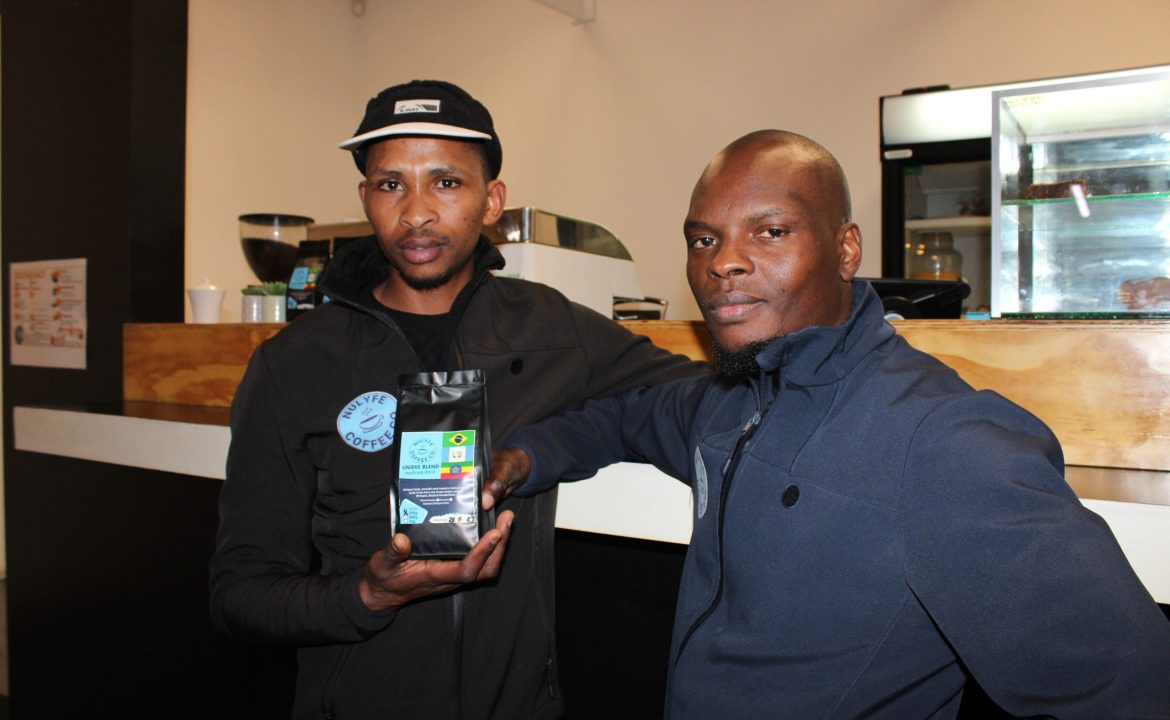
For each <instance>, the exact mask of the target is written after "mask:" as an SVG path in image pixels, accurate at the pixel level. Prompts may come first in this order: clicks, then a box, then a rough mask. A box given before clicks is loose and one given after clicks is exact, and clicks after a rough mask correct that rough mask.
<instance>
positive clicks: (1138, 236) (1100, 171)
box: [992, 72, 1170, 318]
mask: <svg viewBox="0 0 1170 720" xmlns="http://www.w3.org/2000/svg"><path fill="white" fill-rule="evenodd" d="M993 105H994V107H995V116H994V118H993V119H994V124H995V127H994V133H995V134H994V136H993V139H992V140H993V151H992V163H993V165H994V168H993V172H992V175H993V179H994V182H995V192H994V194H993V208H992V218H993V228H992V235H993V236H994V238H995V240H994V248H993V249H994V253H993V256H992V265H993V267H992V274H993V277H994V283H993V285H994V286H993V290H992V312H993V314H994V315H997V316H999V315H1006V316H1017V317H1036V318H1044V317H1164V316H1167V315H1170V73H1167V72H1162V73H1149V72H1142V73H1140V74H1137V75H1135V76H1133V77H1129V78H1113V79H1110V80H1108V81H1094V82H1086V83H1073V84H1064V85H1060V86H1034V87H1029V88H1020V89H1015V90H1006V91H1002V92H996V93H995V94H994V95H993Z"/></svg>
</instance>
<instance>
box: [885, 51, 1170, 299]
mask: <svg viewBox="0 0 1170 720" xmlns="http://www.w3.org/2000/svg"><path fill="white" fill-rule="evenodd" d="M1168 70H1170V66H1166V67H1161V68H1141V69H1137V70H1123V71H1110V72H1102V73H1094V74H1089V75H1081V76H1069V77H1060V78H1052V79H1049V80H1031V81H1021V82H1013V83H1004V84H998V85H983V86H976V87H967V88H955V89H952V88H949V87H947V86H938V87H928V88H921V89H912V90H907V91H904V92H903V93H901V94H899V95H889V96H885V97H882V98H880V123H881V161H882V245H881V247H882V276H883V277H884V278H925V279H932V280H947V279H953V278H955V277H956V276H957V277H959V278H961V279H962V280H964V281H965V282H966V283H967V284H968V285H969V286H970V293H969V294H968V296H967V298H966V300H965V301H964V307H963V314H964V316H966V317H988V316H990V315H996V314H998V313H999V312H1000V311H1002V310H1003V309H1004V305H1003V303H1002V302H999V303H996V302H994V301H993V295H995V294H996V292H997V291H996V287H997V285H998V284H1001V283H1002V278H1000V274H1001V273H1000V270H999V269H993V267H992V265H993V262H994V261H995V256H996V255H997V253H999V252H1000V251H1001V250H1002V247H1000V245H1001V239H1000V234H999V233H998V232H997V231H996V230H995V229H994V228H993V227H992V226H993V217H994V214H993V213H994V212H995V211H996V209H997V208H998V207H999V206H998V205H997V203H998V200H999V196H998V195H997V192H996V189H995V188H996V187H998V183H999V182H1001V180H1002V178H998V177H995V176H996V173H995V172H994V171H993V168H992V159H993V149H992V144H993V142H992V141H993V135H994V134H995V133H994V132H993V124H994V123H993V120H998V113H997V111H995V110H994V109H993V95H995V94H996V93H1008V92H1016V91H1018V90H1022V89H1024V88H1029V87H1034V86H1036V85H1041V84H1043V85H1046V86H1051V87H1056V86H1063V85H1070V86H1071V85H1076V84H1081V83H1090V84H1092V83H1107V82H1111V81H1114V80H1119V79H1121V78H1124V77H1131V78H1132V77H1134V76H1146V75H1157V74H1159V73H1164V72H1166V71H1168ZM1009 207H1010V205H1009ZM1025 212H1026V211H1025ZM993 235H995V238H996V240H995V241H993V239H992V236H993ZM1012 262H1013V261H1011V260H1010V259H1009V262H1008V265H1009V266H1010V265H1011V263H1012ZM1029 272H1031V271H1030V270H1028V269H1027V268H1025V273H1029ZM993 278H994V279H995V282H993ZM1168 284H1170V281H1168Z"/></svg>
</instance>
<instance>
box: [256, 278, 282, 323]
mask: <svg viewBox="0 0 1170 720" xmlns="http://www.w3.org/2000/svg"><path fill="white" fill-rule="evenodd" d="M261 288H263V290H264V322H270V323H274V322H284V321H285V295H286V294H287V293H288V283H283V282H266V283H264V284H263V285H261Z"/></svg>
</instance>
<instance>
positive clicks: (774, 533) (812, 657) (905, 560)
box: [506, 282, 1170, 720]
mask: <svg viewBox="0 0 1170 720" xmlns="http://www.w3.org/2000/svg"><path fill="white" fill-rule="evenodd" d="M758 361H759V364H760V366H761V368H762V373H761V376H760V377H759V378H758V379H757V380H756V381H754V382H740V383H730V382H728V381H726V380H715V379H712V378H710V377H701V378H694V379H690V380H683V381H680V382H676V383H672V384H670V385H665V386H660V387H656V388H651V389H648V390H644V391H635V392H632V393H628V394H624V395H622V396H620V397H618V398H612V399H608V400H604V401H595V402H592V403H588V404H587V405H586V406H585V408H584V409H582V410H579V411H575V412H573V413H570V414H568V415H565V416H563V417H560V418H555V419H553V420H550V421H545V422H544V423H541V424H539V425H537V426H535V427H533V428H528V429H525V430H522V431H520V432H519V433H518V434H517V435H515V436H513V437H512V438H511V439H510V440H509V441H508V442H507V443H506V445H509V446H514V447H522V448H525V449H526V450H528V452H529V454H530V456H531V457H532V458H533V459H534V466H533V474H532V476H531V479H530V481H529V483H528V484H527V485H525V486H524V487H523V488H522V489H521V493H520V494H531V493H533V492H536V491H538V490H540V489H542V488H544V487H547V486H549V485H551V484H553V483H554V482H555V479H556V478H558V477H562V476H574V475H577V474H587V473H589V472H591V471H593V470H595V469H597V468H599V467H601V466H604V465H606V464H609V463H611V462H614V461H619V460H642V461H648V462H652V463H654V464H655V465H657V466H658V467H659V468H660V469H662V470H663V471H665V472H667V473H669V474H671V475H673V476H675V477H678V478H680V479H684V480H686V481H687V482H689V483H690V484H691V486H692V488H693V492H694V500H695V502H694V530H693V534H692V538H691V544H690V548H689V550H688V553H687V557H686V563H685V567H684V570H683V577H682V584H681V587H680V590H679V598H678V607H677V613H676V617H675V626H674V637H673V640H672V647H671V668H670V679H669V684H668V691H667V695H668V697H667V717H669V718H674V719H675V720H680V719H682V718H716V717H743V718H748V717H751V718H759V717H790V718H801V719H805V718H891V719H897V720H907V719H915V718H953V717H954V716H955V714H956V712H957V709H958V705H959V702H960V699H961V696H962V692H963V688H964V684H965V682H966V676H965V674H964V667H965V668H966V669H967V670H968V671H969V672H970V673H971V675H972V676H974V677H975V678H976V679H977V681H978V682H979V683H980V685H982V686H983V688H984V689H985V690H986V691H987V693H988V694H989V695H990V697H991V698H992V699H993V700H994V701H995V702H996V703H998V704H999V705H1000V706H1001V707H1003V708H1004V709H1005V710H1007V711H1008V712H1010V713H1013V714H1015V715H1018V716H1032V715H1046V716H1053V717H1058V718H1086V719H1092V720H1101V719H1102V718H1126V719H1127V720H1135V719H1136V718H1170V623H1167V622H1166V619H1165V617H1164V616H1163V615H1162V613H1161V612H1160V610H1159V609H1158V606H1157V605H1156V604H1155V603H1154V602H1153V600H1152V599H1151V598H1150V595H1149V593H1148V592H1147V591H1146V590H1145V588H1144V587H1143V586H1142V585H1141V583H1140V581H1139V580H1138V579H1137V577H1136V576H1135V575H1134V573H1133V571H1132V569H1131V568H1130V567H1129V565H1128V563H1127V562H1126V560H1125V557H1124V556H1123V554H1122V552H1121V549H1120V548H1119V547H1118V545H1117V542H1116V541H1115V539H1114V538H1113V536H1112V534H1111V533H1110V531H1109V528H1108V527H1107V526H1106V524H1105V523H1104V522H1103V521H1102V520H1101V519H1100V518H1099V517H1098V516H1097V515H1095V514H1093V513H1092V512H1090V511H1089V510H1087V509H1085V507H1084V506H1083V505H1082V504H1081V503H1080V502H1079V501H1078V500H1077V498H1076V496H1075V495H1074V494H1073V492H1072V490H1071V489H1070V488H1069V487H1068V485H1067V484H1066V483H1065V481H1064V478H1063V456H1062V453H1061V449H1060V445H1059V443H1058V442H1057V440H1056V438H1055V437H1054V436H1053V435H1052V433H1051V432H1050V431H1049V430H1048V428H1047V427H1045V426H1044V424H1043V423H1041V422H1040V421H1039V420H1038V419H1037V418H1035V417H1034V416H1032V415H1030V414H1029V413H1028V412H1026V411H1024V410H1023V409H1021V408H1019V407H1017V406H1016V405H1013V404H1012V403H1010V402H1008V401H1007V400H1005V399H1004V398H1002V397H1000V396H999V395H996V394H995V393H993V392H990V391H981V392H976V391H974V390H973V389H972V388H971V387H970V386H968V385H967V384H966V383H964V382H963V381H962V380H961V379H960V378H959V377H958V376H957V375H956V374H955V373H954V372H953V371H952V370H950V369H949V368H947V367H946V366H944V365H942V364H941V363H939V362H938V361H936V360H935V359H933V358H932V357H930V356H928V355H926V354H924V353H921V352H919V351H917V350H914V349H913V348H912V347H910V346H909V345H908V344H907V343H906V342H905V341H904V340H903V339H901V338H900V337H898V336H897V335H896V334H895V332H894V329H893V328H892V327H891V326H890V325H889V324H888V323H886V322H885V321H884V320H883V317H882V310H881V302H880V300H879V299H878V298H877V296H876V294H874V293H873V291H872V290H871V289H869V287H868V285H867V284H865V283H861V282H855V283H854V287H853V312H852V314H851V316H850V318H849V320H848V321H847V322H846V323H845V324H844V325H842V326H840V327H835V328H809V329H806V330H804V331H801V332H798V333H794V334H792V335H789V336H786V337H782V338H779V339H777V340H775V341H773V342H772V343H771V344H769V345H768V347H767V348H765V349H764V350H763V352H762V353H761V354H760V355H759V357H758ZM615 501H620V499H615Z"/></svg>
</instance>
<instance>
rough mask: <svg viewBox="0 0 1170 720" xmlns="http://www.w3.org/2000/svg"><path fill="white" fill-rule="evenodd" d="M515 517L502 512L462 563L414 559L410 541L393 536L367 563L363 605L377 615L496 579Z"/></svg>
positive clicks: (360, 586)
mask: <svg viewBox="0 0 1170 720" xmlns="http://www.w3.org/2000/svg"><path fill="white" fill-rule="evenodd" d="M513 518H514V515H513V513H512V511H511V510H506V511H504V512H502V513H500V515H499V517H497V518H496V526H495V528H493V529H492V530H489V531H488V532H487V533H485V534H484V536H483V537H482V538H480V539H479V542H478V543H476V544H475V547H473V548H471V550H470V551H468V553H467V555H466V556H465V557H463V558H462V559H459V560H411V559H410V551H411V547H410V538H408V537H406V536H405V535H403V534H401V533H399V534H397V535H394V536H393V537H391V538H390V542H389V544H387V545H386V547H385V548H383V549H382V550H379V551H378V552H376V553H374V554H373V555H372V556H371V557H370V559H369V561H367V562H366V570H365V573H364V574H363V575H362V579H361V581H360V582H359V583H358V592H359V593H360V594H361V598H362V602H363V603H365V605H366V607H368V608H369V609H370V610H373V611H374V612H385V611H387V610H396V609H398V608H400V607H402V606H403V605H406V604H408V603H411V602H414V601H415V600H421V599H423V598H427V597H431V596H434V595H441V594H443V593H446V592H450V591H452V590H458V589H459V588H461V587H463V586H465V585H470V584H472V583H477V582H481V581H483V580H490V579H491V578H494V577H495V576H496V575H498V574H499V572H500V565H501V564H502V563H503V561H504V549H505V548H506V547H507V545H508V535H509V534H510V533H511V531H512V520H513Z"/></svg>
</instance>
